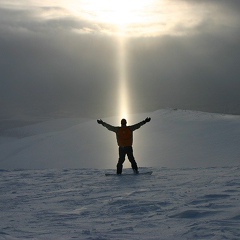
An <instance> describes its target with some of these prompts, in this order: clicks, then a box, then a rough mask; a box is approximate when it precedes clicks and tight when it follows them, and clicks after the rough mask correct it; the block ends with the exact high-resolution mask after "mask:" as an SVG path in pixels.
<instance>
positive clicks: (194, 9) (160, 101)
mask: <svg viewBox="0 0 240 240" xmlns="http://www.w3.org/2000/svg"><path fill="white" fill-rule="evenodd" d="M239 11H240V2H239V1H237V0H226V1H224V0H201V1H199V0H177V1H176V0H171V1H170V0H132V1H130V3H129V1H124V0H121V1H116V0H111V1H110V0H58V1H53V0H51V1H48V0H45V1H38V0H34V1H33V0H19V1H13V0H0V105H1V108H0V109H1V110H0V119H6V118H18V117H22V116H26V117H31V116H42V117H44V116H46V117H48V116H58V117H68V116H71V117H72V116H79V117H85V118H101V117H107V116H125V115H126V116H127V115H128V114H131V113H141V112H150V111H155V110H157V109H160V108H181V109H192V110H201V111H209V112H224V113H234V114H239V113H240V106H239V101H240V95H239V90H240V80H239V79H240V68H239V62H240V14H239Z"/></svg>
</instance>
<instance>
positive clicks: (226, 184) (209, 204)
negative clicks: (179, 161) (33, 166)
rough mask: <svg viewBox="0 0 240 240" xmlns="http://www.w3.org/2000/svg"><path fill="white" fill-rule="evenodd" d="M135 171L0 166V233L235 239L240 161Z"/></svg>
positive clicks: (34, 236) (239, 218)
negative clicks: (110, 173)
mask: <svg viewBox="0 0 240 240" xmlns="http://www.w3.org/2000/svg"><path fill="white" fill-rule="evenodd" d="M124 170H125V171H130V170H128V169H124ZM140 170H141V169H140ZM142 170H144V171H146V170H153V175H150V176H147V175H146V176H144V175H142V176H140V175H136V176H135V175H133V176H128V177H123V178H116V177H112V178H111V177H105V175H104V173H105V172H106V170H95V169H66V170H19V171H0V189H1V191H0V210H1V211H0V219H1V221H0V227H1V230H0V239H1V240H6V239H8V240H10V239H11V240H13V239H14V240H16V239H37V240H38V239H114V240H120V239H133V240H134V239H136V240H137V239H144V240H145V239H152V240H158V239H163V240H168V239H169V240H171V239H216V240H221V239H239V238H240V228H239V224H240V211H239V209H240V208H239V207H240V206H239V196H240V188H239V186H240V177H239V170H240V168H239V167H225V168H220V167H219V168H199V169H197V168H192V169H190V168H189V169H169V168H150V169H142ZM108 171H109V170H108ZM112 171H115V169H114V170H112Z"/></svg>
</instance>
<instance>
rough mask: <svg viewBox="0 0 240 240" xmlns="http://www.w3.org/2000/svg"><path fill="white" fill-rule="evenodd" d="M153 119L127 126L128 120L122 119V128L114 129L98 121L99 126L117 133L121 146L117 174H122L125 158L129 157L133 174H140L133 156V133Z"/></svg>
mask: <svg viewBox="0 0 240 240" xmlns="http://www.w3.org/2000/svg"><path fill="white" fill-rule="evenodd" d="M150 121H151V118H149V117H148V118H146V119H145V120H143V121H141V122H139V123H137V124H134V125H131V126H127V120H126V119H122V120H121V126H120V127H114V126H112V125H110V124H108V123H106V122H104V121H102V120H101V119H99V120H97V122H98V124H101V125H103V126H104V127H106V128H107V129H108V130H109V131H112V132H115V133H116V138H117V143H118V146H119V149H118V150H119V159H118V163H117V174H122V168H123V163H124V161H125V156H126V155H127V156H128V159H129V161H130V162H131V166H132V169H133V172H134V173H136V174H138V173H139V172H138V166H137V163H136V161H135V158H134V156H133V148H132V145H133V131H135V130H137V129H139V128H140V127H141V126H143V125H144V124H145V123H147V122H150Z"/></svg>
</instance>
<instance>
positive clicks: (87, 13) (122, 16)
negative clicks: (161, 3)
mask: <svg viewBox="0 0 240 240" xmlns="http://www.w3.org/2000/svg"><path fill="white" fill-rule="evenodd" d="M155 1H156V0H70V1H69V7H70V8H71V10H72V11H74V12H75V13H78V14H79V15H81V16H82V17H84V18H85V19H88V20H89V21H92V22H98V23H104V24H112V25H115V26H119V27H120V28H121V27H124V26H127V25H131V24H141V23H144V22H146V21H147V20H148V17H147V15H146V11H147V9H148V8H149V6H152V4H153V2H155Z"/></svg>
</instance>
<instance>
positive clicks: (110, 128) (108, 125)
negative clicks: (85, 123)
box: [97, 119, 118, 132]
mask: <svg viewBox="0 0 240 240" xmlns="http://www.w3.org/2000/svg"><path fill="white" fill-rule="evenodd" d="M97 122H98V124H102V125H103V126H104V127H105V128H107V129H108V130H109V131H112V132H117V130H118V127H114V126H112V125H110V124H108V123H106V122H104V121H103V120H102V119H99V120H97Z"/></svg>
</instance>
